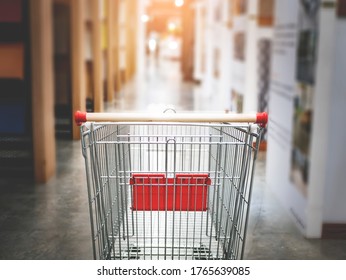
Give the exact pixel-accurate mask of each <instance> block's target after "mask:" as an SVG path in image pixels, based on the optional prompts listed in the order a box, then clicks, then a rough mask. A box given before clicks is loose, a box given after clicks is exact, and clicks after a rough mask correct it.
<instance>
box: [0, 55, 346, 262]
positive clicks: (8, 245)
mask: <svg viewBox="0 0 346 280" xmlns="http://www.w3.org/2000/svg"><path fill="white" fill-rule="evenodd" d="M152 62H153V61H151V65H150V66H149V68H148V70H147V72H146V73H145V75H144V76H143V77H142V78H138V77H137V80H135V81H133V82H132V83H130V84H129V85H128V86H127V87H126V88H125V89H124V90H123V92H122V93H121V98H120V99H119V101H118V102H116V103H115V104H108V105H107V110H108V111H115V110H116V111H120V110H126V111H129V110H142V111H145V110H151V111H152V110H162V108H164V106H165V105H166V104H171V105H174V106H175V107H176V108H177V109H178V110H192V109H196V108H197V109H200V108H198V106H199V105H198V104H205V102H206V101H203V98H202V96H203V94H198V93H200V90H201V89H200V88H199V87H198V86H196V85H193V84H191V83H184V82H182V81H181V77H180V75H179V73H180V71H179V67H180V66H179V63H178V62H176V61H168V60H167V61H164V60H162V61H159V62H158V64H159V66H156V64H153V63H152ZM154 62H155V61H154ZM155 63H156V62H155ZM57 157H58V158H57V161H58V162H57V174H56V176H55V177H54V178H53V179H52V180H51V181H50V182H49V183H47V184H42V185H36V184H32V183H28V182H25V181H23V180H20V174H18V179H17V180H11V181H9V180H4V179H0V229H1V230H0V259H49V260H50V259H91V258H92V248H91V236H90V227H89V212H88V204H87V190H86V180H85V171H84V161H83V157H82V154H81V148H80V143H79V142H78V141H75V142H72V141H62V140H59V141H58V142H57ZM265 161H266V157H265V154H264V153H260V154H259V159H258V162H257V169H256V174H255V180H254V189H253V199H252V201H251V210H250V220H249V228H248V236H247V245H246V249H245V258H246V259H346V240H308V239H305V238H304V237H302V236H301V234H300V233H299V232H298V231H297V229H296V227H295V225H294V224H293V222H292V221H291V219H290V218H289V215H288V213H286V212H285V211H284V210H283V208H282V207H281V205H280V203H279V202H278V201H277V199H276V198H275V197H274V196H273V194H272V193H271V191H270V190H269V189H268V188H267V186H266V183H265Z"/></svg>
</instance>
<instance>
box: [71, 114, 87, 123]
mask: <svg viewBox="0 0 346 280" xmlns="http://www.w3.org/2000/svg"><path fill="white" fill-rule="evenodd" d="M74 120H75V122H76V124H77V125H78V126H81V125H82V124H83V123H85V122H86V121H87V118H86V112H81V111H76V113H75V114H74Z"/></svg>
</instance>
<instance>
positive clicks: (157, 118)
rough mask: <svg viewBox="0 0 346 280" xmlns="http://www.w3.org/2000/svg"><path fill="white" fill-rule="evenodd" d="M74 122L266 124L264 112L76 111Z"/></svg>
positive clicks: (79, 123)
mask: <svg viewBox="0 0 346 280" xmlns="http://www.w3.org/2000/svg"><path fill="white" fill-rule="evenodd" d="M74 116H75V122H76V124H77V125H79V126H80V125H82V124H83V123H85V122H87V121H95V122H110V121H111V122H219V123H222V122H230V123H232V122H249V123H257V124H259V125H260V126H262V127H265V126H266V124H267V122H268V114H267V113H266V112H261V113H253V114H210V113H202V114H198V113H194V114H193V113H177V114H151V113H86V112H80V111H77V112H76V113H75V115H74Z"/></svg>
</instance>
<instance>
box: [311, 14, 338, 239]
mask: <svg viewBox="0 0 346 280" xmlns="http://www.w3.org/2000/svg"><path fill="white" fill-rule="evenodd" d="M335 34H336V33H335V10H334V9H329V8H328V9H325V8H321V12H320V29H319V42H318V53H317V63H318V64H317V70H316V89H315V96H314V114H313V131H312V138H311V139H313V140H312V143H311V166H310V184H309V188H308V198H309V200H308V204H307V220H308V221H309V222H308V223H307V229H306V235H307V236H308V237H321V232H322V219H323V196H324V189H325V188H326V187H329V186H328V182H327V169H328V161H327V158H328V153H329V141H328V140H329V138H330V135H329V134H328V133H329V124H330V111H331V104H330V99H331V98H330V91H331V90H332V79H333V72H332V71H331V70H332V69H333V65H334V63H335V61H334V50H335V36H336V35H335Z"/></svg>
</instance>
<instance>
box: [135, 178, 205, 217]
mask: <svg viewBox="0 0 346 280" xmlns="http://www.w3.org/2000/svg"><path fill="white" fill-rule="evenodd" d="M210 183H211V180H210V178H209V175H208V174H176V177H175V178H166V177H165V174H161V173H157V174H143V173H142V174H139V173H138V174H137V173H136V174H132V176H131V179H130V184H131V185H132V210H142V211H165V210H166V211H173V210H175V211H206V210H207V197H208V186H209V185H210Z"/></svg>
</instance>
